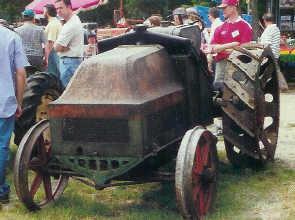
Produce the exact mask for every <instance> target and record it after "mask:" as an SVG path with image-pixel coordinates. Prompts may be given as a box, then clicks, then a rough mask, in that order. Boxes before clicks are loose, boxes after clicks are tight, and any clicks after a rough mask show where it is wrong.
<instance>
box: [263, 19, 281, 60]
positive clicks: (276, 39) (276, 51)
mask: <svg viewBox="0 0 295 220" xmlns="http://www.w3.org/2000/svg"><path fill="white" fill-rule="evenodd" d="M280 37H281V33H280V29H279V28H278V27H277V25H276V24H271V25H268V26H267V27H266V28H265V30H264V31H263V33H262V35H261V37H260V43H262V44H263V45H270V48H271V50H272V53H273V55H274V57H275V58H276V59H278V58H279V56H280Z"/></svg>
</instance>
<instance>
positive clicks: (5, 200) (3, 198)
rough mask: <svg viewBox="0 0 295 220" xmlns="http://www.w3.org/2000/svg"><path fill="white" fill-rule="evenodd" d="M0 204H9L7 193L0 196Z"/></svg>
mask: <svg viewBox="0 0 295 220" xmlns="http://www.w3.org/2000/svg"><path fill="white" fill-rule="evenodd" d="M0 203H2V204H7V203H9V193H7V194H4V195H0Z"/></svg>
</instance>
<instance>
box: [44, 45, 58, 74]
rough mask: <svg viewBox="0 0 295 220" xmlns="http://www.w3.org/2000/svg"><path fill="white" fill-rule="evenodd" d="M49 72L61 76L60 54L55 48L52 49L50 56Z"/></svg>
mask: <svg viewBox="0 0 295 220" xmlns="http://www.w3.org/2000/svg"><path fill="white" fill-rule="evenodd" d="M47 72H48V73H51V74H53V75H55V76H57V78H59V76H60V73H59V56H58V55H57V53H56V52H55V50H54V49H52V50H51V51H50V54H49V57H48V67H47Z"/></svg>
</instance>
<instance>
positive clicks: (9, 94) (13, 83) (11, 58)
mask: <svg viewBox="0 0 295 220" xmlns="http://www.w3.org/2000/svg"><path fill="white" fill-rule="evenodd" d="M0 36H1V41H0V66H1V69H0V202H1V203H7V202H9V192H10V187H9V185H8V184H7V183H6V178H5V170H6V166H7V162H8V154H9V142H10V137H11V134H12V132H13V129H14V121H15V118H17V117H19V116H20V115H21V114H22V108H21V105H22V100H23V93H24V88H25V84H26V71H25V68H24V67H25V66H27V65H28V62H27V58H26V55H25V53H24V50H23V45H22V41H21V38H20V37H19V36H18V35H17V34H16V33H15V32H13V31H11V30H9V29H7V28H6V27H3V26H1V25H0Z"/></svg>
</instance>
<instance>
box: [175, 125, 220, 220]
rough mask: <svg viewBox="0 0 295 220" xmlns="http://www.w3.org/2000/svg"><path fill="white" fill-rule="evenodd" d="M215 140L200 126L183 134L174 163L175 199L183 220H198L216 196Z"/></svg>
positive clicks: (207, 210) (216, 158) (216, 162)
mask: <svg viewBox="0 0 295 220" xmlns="http://www.w3.org/2000/svg"><path fill="white" fill-rule="evenodd" d="M216 142H217V140H216V137H215V136H214V135H212V133H211V132H209V131H208V130H205V129H204V128H202V127H196V128H194V129H192V130H189V131H188V132H186V134H185V136H184V137H183V139H182V141H181V145H180V148H179V151H178V155H177V160H176V171H175V189H176V200H177V204H178V207H179V209H180V212H181V214H182V216H183V217H184V218H185V219H194V220H197V219H201V218H202V217H204V216H205V215H207V214H208V212H209V211H210V209H211V207H212V205H213V202H214V200H215V196H216V187H217V171H218V156H217V149H216Z"/></svg>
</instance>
